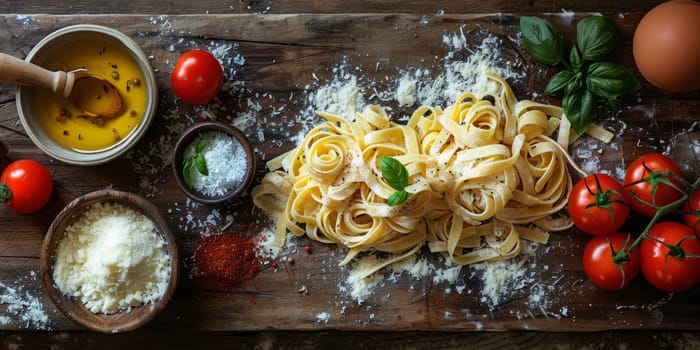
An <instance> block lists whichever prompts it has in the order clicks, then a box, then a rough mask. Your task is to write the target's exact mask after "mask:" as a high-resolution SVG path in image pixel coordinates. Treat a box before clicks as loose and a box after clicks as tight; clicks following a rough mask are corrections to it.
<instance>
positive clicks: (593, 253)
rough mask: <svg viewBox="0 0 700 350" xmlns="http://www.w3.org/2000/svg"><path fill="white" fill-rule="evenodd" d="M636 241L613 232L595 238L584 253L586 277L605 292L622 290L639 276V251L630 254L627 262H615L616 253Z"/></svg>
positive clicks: (635, 250) (625, 235) (587, 245)
mask: <svg viewBox="0 0 700 350" xmlns="http://www.w3.org/2000/svg"><path fill="white" fill-rule="evenodd" d="M633 240H634V239H633V238H632V237H629V236H628V235H627V234H624V233H620V232H613V233H610V234H607V235H600V236H595V237H593V238H592V239H591V240H590V241H589V242H588V244H586V249H584V251H583V269H584V271H586V276H588V278H589V279H590V280H591V282H593V284H595V285H596V286H598V288H600V289H603V290H621V289H623V288H625V287H627V285H629V284H630V283H631V282H632V280H634V278H635V277H637V275H638V274H639V249H637V248H635V249H634V250H632V252H630V254H629V256H628V260H627V261H621V262H619V263H618V262H615V261H614V260H613V256H614V255H615V253H617V252H619V251H621V250H622V249H626V248H627V247H629V245H631V244H632V241H633Z"/></svg>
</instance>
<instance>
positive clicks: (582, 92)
mask: <svg viewBox="0 0 700 350" xmlns="http://www.w3.org/2000/svg"><path fill="white" fill-rule="evenodd" d="M562 107H563V109H564V114H566V118H567V119H568V120H569V122H571V127H572V128H573V129H574V131H576V133H577V134H579V135H581V134H583V132H584V131H586V128H588V126H589V125H590V124H591V122H592V121H593V112H594V109H595V96H594V95H593V93H591V92H590V91H589V90H588V89H586V88H581V89H579V90H577V91H574V93H571V94H566V95H564V99H563V100H562Z"/></svg>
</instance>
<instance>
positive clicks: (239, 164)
mask: <svg viewBox="0 0 700 350" xmlns="http://www.w3.org/2000/svg"><path fill="white" fill-rule="evenodd" d="M255 163H256V161H255V154H254V153H253V147H252V146H251V145H250V141H249V140H248V138H247V137H246V136H245V135H244V134H243V132H241V131H240V130H239V129H238V128H236V127H234V126H232V125H230V124H226V123H223V122H218V121H207V122H200V123H198V124H195V125H194V126H192V127H190V128H189V129H187V130H185V131H184V132H183V133H182V135H181V136H180V138H179V139H178V141H177V143H176V144H175V151H174V152H173V162H172V165H173V172H174V174H175V181H177V184H178V186H179V187H180V189H181V190H182V191H183V192H184V193H185V194H186V195H187V196H188V197H189V198H190V199H193V200H195V201H197V202H200V203H203V204H209V205H218V204H222V203H224V202H227V201H229V200H231V199H233V198H234V197H236V196H238V195H239V194H241V193H243V192H245V191H246V190H247V189H248V187H249V186H250V184H251V182H252V181H253V176H254V175H255Z"/></svg>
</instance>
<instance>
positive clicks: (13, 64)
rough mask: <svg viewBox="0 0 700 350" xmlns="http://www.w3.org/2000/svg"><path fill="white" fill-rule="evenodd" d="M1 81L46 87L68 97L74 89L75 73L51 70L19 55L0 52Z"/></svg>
mask: <svg viewBox="0 0 700 350" xmlns="http://www.w3.org/2000/svg"><path fill="white" fill-rule="evenodd" d="M0 83H3V84H17V85H29V86H38V87H44V88H48V89H51V91H53V92H55V93H58V94H61V95H63V96H64V97H68V96H69V95H70V93H71V90H72V89H73V74H71V73H66V72H63V71H56V72H54V71H50V70H48V69H45V68H43V67H41V66H38V65H35V64H33V63H30V62H27V61H24V60H21V59H19V58H17V57H14V56H11V55H8V54H5V53H0Z"/></svg>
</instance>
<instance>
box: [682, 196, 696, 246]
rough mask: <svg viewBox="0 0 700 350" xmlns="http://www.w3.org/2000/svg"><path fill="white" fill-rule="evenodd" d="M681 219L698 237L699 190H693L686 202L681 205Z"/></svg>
mask: <svg viewBox="0 0 700 350" xmlns="http://www.w3.org/2000/svg"><path fill="white" fill-rule="evenodd" d="M683 219H685V223H686V224H688V226H690V227H691V228H692V229H693V231H694V232H695V235H696V236H700V189H697V190H695V193H693V194H692V195H691V196H690V198H688V201H687V202H685V205H683Z"/></svg>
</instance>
